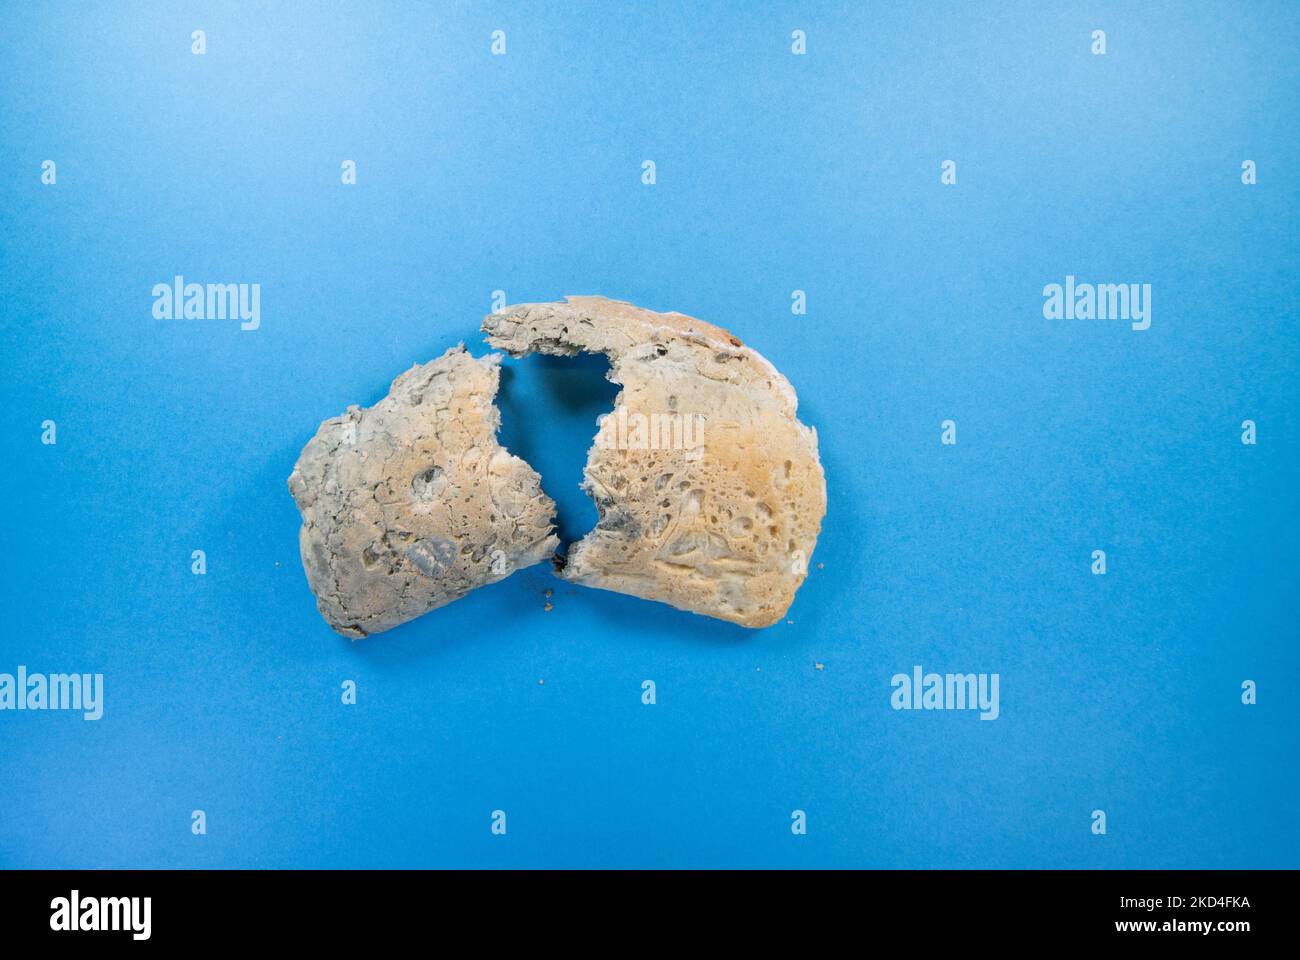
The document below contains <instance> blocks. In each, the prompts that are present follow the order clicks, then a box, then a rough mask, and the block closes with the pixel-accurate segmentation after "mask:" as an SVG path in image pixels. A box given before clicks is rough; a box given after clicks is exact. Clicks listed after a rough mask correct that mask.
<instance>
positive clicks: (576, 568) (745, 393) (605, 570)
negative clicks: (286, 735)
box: [483, 296, 826, 627]
mask: <svg viewBox="0 0 1300 960" xmlns="http://www.w3.org/2000/svg"><path fill="white" fill-rule="evenodd" d="M483 331H484V333H486V334H487V337H488V342H489V343H490V344H491V345H492V346H493V347H495V348H497V349H500V350H504V351H506V352H507V353H509V354H510V355H511V356H515V357H522V356H525V355H527V354H529V353H534V352H537V353H545V354H552V355H560V356H571V355H573V354H576V353H578V352H580V351H583V352H591V353H603V354H604V355H605V356H606V357H608V358H609V361H610V372H609V374H608V376H609V379H610V380H611V381H612V382H614V383H617V384H619V385H621V386H622V387H623V390H622V392H621V393H620V394H619V396H618V397H617V398H616V400H615V409H614V412H613V414H612V415H610V416H608V417H606V418H603V420H602V423H601V425H600V428H599V430H598V433H597V442H596V444H595V445H594V446H593V447H592V448H591V451H590V452H589V454H588V460H587V466H586V468H585V471H584V475H585V479H584V481H583V484H582V486H583V489H584V490H585V491H586V492H587V493H588V495H590V496H591V497H592V498H593V499H594V500H595V502H596V506H597V509H598V511H599V513H600V520H599V522H598V523H597V525H596V527H595V529H593V530H592V531H591V532H590V533H589V534H587V536H586V537H584V538H583V539H582V540H580V541H578V542H577V543H575V544H573V545H572V546H571V547H570V549H569V551H568V554H567V557H566V558H565V560H564V563H563V565H562V566H560V568H559V569H558V571H557V572H558V574H559V575H560V576H561V577H563V578H564V579H566V580H569V581H571V582H573V583H580V584H583V585H585V586H590V587H597V588H600V589H604V590H613V591H616V592H619V593H626V594H631V595H633V596H637V597H643V598H645V599H648V600H657V601H661V602H663V603H668V604H671V605H672V606H674V607H677V608H679V609H682V610H689V611H692V612H694V613H699V614H704V615H706V616H711V617H717V618H719V619H722V620H728V621H730V622H732V623H737V624H740V625H741V626H745V627H765V626H770V625H771V624H773V623H776V622H777V621H779V620H780V619H781V618H782V617H783V616H785V614H786V612H787V611H788V610H789V608H790V605H791V603H792V602H793V600H794V595H795V591H796V590H798V588H799V586H800V585H801V584H802V583H803V581H804V579H805V577H806V576H807V571H808V566H809V562H810V561H811V558H812V554H813V549H814V547H815V546H816V542H817V536H818V534H819V532H820V530H821V521H822V518H823V517H824V516H825V513H826V481H825V476H824V474H823V472H822V467H821V463H820V460H819V459H818V452H817V433H816V431H815V430H813V429H812V428H810V427H808V426H805V425H804V424H803V423H801V422H800V421H799V419H798V417H797V416H796V413H797V410H798V399H797V397H796V395H795V392H794V389H793V387H791V385H790V383H789V381H787V380H786V378H785V377H783V376H782V375H781V374H780V373H779V372H778V371H777V370H776V368H775V367H773V366H772V364H771V363H769V362H768V361H767V359H766V358H764V357H763V356H762V355H761V354H759V353H758V352H757V351H756V350H753V349H751V348H749V347H746V346H745V345H744V344H743V343H742V342H741V341H740V339H739V338H738V337H736V336H734V335H732V334H731V333H729V332H728V331H726V330H724V329H722V328H721V327H717V326H714V325H713V324H710V323H706V322H705V321H702V320H698V319H696V318H694V317H690V316H686V315H685V314H681V313H656V312H654V311H651V310H646V309H643V308H641V307H637V306H635V305H633V304H630V303H625V302H622V301H617V300H607V299H605V298H604V297H588V296H583V297H569V298H567V299H566V300H565V301H564V302H560V303H529V304H519V305H516V306H512V307H508V308H505V309H503V310H501V311H499V312H497V313H493V314H489V315H488V316H487V317H485V318H484V320H483ZM656 416H658V417H660V418H661V419H660V420H659V421H658V423H659V431H658V433H657V434H656V433H655V427H654V424H655V421H654V419H653V418H654V417H656ZM637 417H642V418H646V419H645V421H644V422H648V423H649V424H650V433H651V436H650V438H649V439H650V441H651V442H652V443H653V442H654V441H656V440H657V441H659V442H658V443H657V444H655V445H654V446H651V445H649V444H647V445H644V446H643V444H642V442H641V441H642V440H643V439H645V438H644V433H645V431H641V432H640V434H638V433H637V432H636V431H635V430H633V431H631V432H629V430H628V427H627V424H628V423H638V422H642V421H638V420H637ZM696 417H702V418H703V420H702V421H697V423H699V425H700V426H702V429H701V430H698V431H696V434H697V435H696V436H695V437H694V438H692V436H691V434H690V432H689V431H688V429H687V423H689V422H692V418H696ZM674 418H676V419H674ZM679 421H680V424H681V429H680V430H679V431H677V432H676V433H675V436H680V437H681V439H682V440H683V441H686V442H682V443H678V442H676V441H675V440H674V442H671V443H668V444H667V446H666V448H665V444H664V443H663V442H662V441H663V440H664V437H665V430H666V428H665V426H664V425H665V424H668V425H669V426H670V427H672V428H674V429H676V427H677V426H678V422H679ZM691 439H695V440H697V441H698V442H696V443H693V444H692V443H689V441H690V440H691Z"/></svg>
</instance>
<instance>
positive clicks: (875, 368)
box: [0, 2, 1300, 867]
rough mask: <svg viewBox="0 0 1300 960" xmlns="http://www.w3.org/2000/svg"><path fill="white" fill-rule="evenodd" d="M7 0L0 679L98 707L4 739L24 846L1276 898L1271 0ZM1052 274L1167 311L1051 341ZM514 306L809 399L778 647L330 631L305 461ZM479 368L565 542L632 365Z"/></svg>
mask: <svg viewBox="0 0 1300 960" xmlns="http://www.w3.org/2000/svg"><path fill="white" fill-rule="evenodd" d="M0 17H2V19H3V30H0V84H2V100H0V226H2V227H3V230H2V232H0V319H2V320H3V357H4V376H3V381H2V382H0V391H2V392H0V398H2V399H3V409H4V411H5V417H4V420H5V422H4V430H3V436H4V444H5V446H4V465H5V469H4V470H3V471H0V494H2V495H3V503H4V504H5V508H6V509H5V511H4V512H5V518H4V523H3V535H4V549H3V550H2V551H0V589H2V590H3V595H2V596H3V609H4V613H5V618H4V619H5V623H4V627H3V629H2V630H0V671H7V672H13V671H14V670H15V669H16V667H17V665H18V664H20V663H21V664H25V665H26V666H27V668H28V669H29V670H31V671H41V672H64V671H77V672H102V673H103V674H104V675H105V684H106V706H105V714H104V717H103V719H102V720H100V721H98V722H87V721H84V720H82V719H81V718H80V716H79V715H75V714H67V713H53V712H47V713H30V712H23V713H16V712H9V711H5V712H0V783H3V795H4V801H3V803H0V866H8V867H62V866H89V867H108V866H182V867H191V866H192V867H201V866H245V867H257V866H282V867H287V866H367V867H369V866H426V865H445V866H508V865H510V866H682V865H685V866H895V867H934V866H956V867H974V866H994V867H1041V866H1050V867H1067V866H1070V867H1073V866H1081V867H1175V866H1178V867H1240V866H1248V867H1281V866H1285V867H1297V866H1300V813H1298V812H1297V810H1298V808H1297V805H1296V795H1297V787H1298V786H1300V784H1298V783H1297V757H1298V756H1300V750H1298V749H1297V748H1298V747H1300V742H1298V741H1300V734H1298V733H1297V731H1298V730H1300V711H1298V710H1297V705H1296V699H1295V694H1296V690H1297V679H1298V670H1297V668H1298V667H1300V657H1298V656H1297V623H1300V616H1298V614H1300V610H1298V609H1297V608H1298V606H1300V604H1298V602H1297V589H1296V588H1297V514H1298V511H1297V507H1298V506H1300V504H1298V503H1297V487H1296V478H1297V470H1296V466H1297V457H1296V451H1297V442H1298V441H1300V436H1298V435H1297V423H1296V412H1297V410H1298V409H1300V404H1298V402H1297V401H1300V396H1298V395H1297V394H1298V391H1297V378H1296V358H1297V342H1296V341H1297V319H1298V315H1297V314H1298V311H1297V292H1298V287H1300V284H1298V282H1297V240H1296V231H1297V227H1298V226H1300V224H1298V223H1297V217H1296V210H1297V199H1298V198H1297V192H1298V190H1300V188H1298V186H1297V178H1296V174H1295V168H1296V162H1297V153H1296V148H1297V131H1298V130H1300V101H1298V96H1300V93H1298V91H1300V70H1298V68H1297V63H1298V57H1297V50H1298V49H1300V7H1298V6H1297V5H1295V4H1293V3H1282V2H1275V3H1254V4H1236V3H1206V2H1187V3H1143V4H1129V3H1115V4H1107V3H1073V2H1071V3H1066V2H1061V3H1039V2H1032V3H1031V2H1024V3H998V4H993V3H944V4H919V3H918V4H911V3H898V4H874V3H873V4H867V3H811V2H810V3H786V4H742V3H735V4H722V3H718V4H691V3H682V4H649V3H648V4H637V5H633V4H624V3H612V2H611V3H587V4H575V3H554V4H531V3H511V4H491V3H469V2H467V3H463V4H432V3H430V4H414V3H412V4H383V3H378V4H356V5H353V4H348V5H345V4H333V3H322V4H300V3H277V4H252V3H248V4H217V3H194V4H176V3H156V4H149V5H136V4H110V3H102V4H73V3H66V4H36V5H18V4H7V5H6V6H5V8H4V10H3V13H2V14H0ZM1097 28H1100V29H1104V30H1105V31H1106V33H1107V43H1108V52H1107V53H1106V55H1105V56H1093V55H1092V54H1091V53H1090V50H1089V47H1090V42H1091V40H1090V33H1091V31H1092V30H1093V29H1097ZM194 29H203V30H205V31H206V32H207V44H208V46H207V53H206V54H205V55H204V56H194V55H192V54H191V52H190V33H191V31H192V30H194ZM494 29H503V30H505V31H506V34H507V44H508V46H507V50H508V53H507V55H506V56H504V57H499V56H492V55H491V54H490V52H489V44H490V33H491V31H492V30H494ZM794 29H803V30H805V31H807V35H808V53H807V55H806V56H794V55H792V54H791V52H790V34H791V31H792V30H794ZM46 159H54V160H55V161H56V162H57V164H58V182H57V185H54V186H46V185H42V183H41V182H40V165H41V162H42V161H43V160H46ZM345 159H353V160H355V161H356V162H357V165H358V181H359V182H358V183H357V184H356V185H355V186H343V185H341V184H340V182H339V172H340V163H341V161H343V160H345ZM645 159H653V160H654V161H655V162H656V164H657V167H658V182H657V184H655V185H654V186H645V185H643V184H642V183H641V182H640V172H641V162H642V161H643V160H645ZM945 159H953V160H956V161H957V164H958V183H957V185H956V186H944V185H941V183H940V177H939V174H940V163H941V162H942V161H943V160H945ZM1244 159H1252V160H1254V161H1256V163H1257V164H1258V170H1259V182H1258V184H1257V185H1255V186H1244V185H1243V184H1242V183H1241V180H1240V166H1241V162H1242V161H1243V160H1244ZM177 273H182V274H184V275H185V276H186V277H187V278H188V279H190V280H194V281H198V282H257V283H260V284H261V285H262V326H261V329H260V330H257V331H254V332H241V331H240V330H239V329H238V326H237V324H235V323H232V322H201V323H196V322H191V323H185V322H180V321H177V322H165V321H157V320H154V319H153V318H152V316H151V307H152V299H151V296H150V290H151V287H152V286H153V284H155V283H158V282H170V280H171V278H172V277H173V276H174V275H175V274H177ZM1066 274H1074V275H1076V276H1078V277H1079V278H1080V280H1081V281H1082V280H1090V281H1093V282H1146V283H1150V284H1151V285H1152V287H1153V296H1152V300H1153V304H1152V305H1153V322H1152V325H1151V329H1150V330H1147V331H1144V332H1136V331H1132V330H1130V329H1129V328H1128V325H1127V324H1125V323H1123V322H1087V321H1073V322H1071V321H1047V320H1044V319H1043V316H1042V311H1041V308H1042V296H1041V290H1042V287H1043V286H1044V285H1045V284H1047V283H1052V282H1056V283H1061V282H1063V280H1064V278H1065V276H1066ZM496 289H503V290H505V291H506V294H507V297H508V299H509V301H510V302H512V303H514V302H524V301H529V300H551V299H557V298H559V297H561V296H563V295H565V294H569V293H602V294H605V295H607V296H612V297H618V298H622V299H628V300H632V301H634V302H636V303H639V304H641V305H644V306H648V307H651V308H655V309H661V310H680V311H682V312H686V313H690V314H693V315H695V316H698V317H701V318H703V319H706V320H710V321H713V322H715V323H718V324H720V325H722V326H725V327H728V328H730V329H732V330H733V331H735V332H736V333H737V334H738V335H740V336H741V337H742V338H743V339H744V340H745V341H746V342H747V343H749V344H750V345H752V346H754V347H755V348H757V349H758V350H760V351H761V352H762V353H763V354H765V355H766V356H767V357H768V358H769V359H771V360H772V361H773V362H774V363H775V364H776V365H777V366H778V367H779V368H780V369H781V370H782V371H783V372H784V373H785V374H786V375H787V376H788V377H789V378H790V380H791V381H792V382H793V383H794V385H795V387H796V389H797V390H798V391H799V393H800V397H801V411H800V412H801V416H802V418H803V419H804V420H805V422H807V423H809V424H811V425H813V426H815V427H816V428H817V430H818V432H819V435H820V438H821V451H822V458H823V462H824V464H825V468H826V475H827V478H828V486H829V499H830V508H829V512H828V515H827V518H826V521H825V525H824V528H823V532H822V536H821V539H820V541H819V543H818V547H817V551H816V554H815V556H814V558H813V561H814V564H818V566H817V567H815V569H814V570H813V571H812V574H811V576H810V577H809V579H808V582H807V583H806V584H805V585H804V587H803V589H802V590H801V592H800V593H799V596H798V598H797V600H796V602H795V605H794V607H793V609H792V610H791V612H790V616H789V619H790V620H791V621H792V622H791V623H782V624H781V625H779V626H776V627H773V628H771V629H768V630H764V631H761V632H747V631H744V630H741V629H739V628H736V627H732V626H730V625H727V624H723V623H720V622H714V621H710V620H707V619H704V618H701V617H696V616H692V615H690V614H687V613H681V612H678V611H674V610H672V609H669V608H667V607H663V606H660V605H656V604H651V603H646V602H643V601H638V600H635V599H632V598H628V597H621V596H616V595H613V594H608V593H603V592H598V591H591V590H582V589H574V588H570V587H567V586H566V585H564V584H562V583H561V582H560V581H558V580H555V579H554V578H552V577H551V576H550V574H549V572H548V571H547V570H546V569H545V568H544V567H536V568H533V569H531V570H529V571H527V572H524V573H521V574H517V575H515V576H513V577H511V578H510V579H509V580H507V581H505V582H503V583H501V584H498V585H495V586H493V587H490V588H487V589H483V590H481V591H479V592H477V593H474V594H473V595H471V596H469V597H468V598H466V599H465V600H463V601H461V602H459V603H457V604H455V605H453V606H451V607H448V608H446V609H443V610H440V611H438V612H436V613H434V614H431V615H429V616H427V617H424V618H422V619H419V620H417V621H415V622H413V623H410V624H407V625H404V626H403V627H401V628H398V629H397V630H394V631H392V632H391V633H388V634H385V635H381V636H379V637H375V638H372V639H369V640H366V641H363V642H360V643H357V644H352V643H349V642H348V641H346V640H343V639H341V638H339V637H337V636H336V635H335V634H333V633H332V632H331V631H330V630H329V628H328V627H327V626H326V625H325V623H324V622H323V621H322V620H321V618H320V617H319V616H318V614H317V613H316V610H315V605H314V602H313V598H312V596H311V594H310V592H309V591H308V589H307V586H306V583H305V579H304V577H303V574H302V569H301V565H300V563H299V560H298V555H297V529H298V513H297V510H296V509H295V507H294V504H293V502H292V500H291V499H290V497H289V495H288V493H287V491H286V489H285V483H284V481H285V478H286V477H287V475H288V473H289V471H290V469H291V467H292V465H293V463H294V460H295V459H296V457H297V455H298V452H299V450H300V448H301V447H302V445H303V444H304V443H305V442H306V440H307V439H308V438H309V437H310V436H311V435H312V434H313V432H314V431H315V429H316V426H317V424H318V423H319V422H320V421H321V420H323V419H325V418H326V417H329V416H332V415H334V414H336V413H339V412H341V411H342V410H343V408H344V407H345V406H347V405H348V404H350V403H362V404H370V403H373V402H375V401H376V400H377V399H378V398H379V397H381V396H382V395H383V394H384V392H385V391H386V390H387V386H388V383H389V382H390V381H391V379H392V378H393V377H394V376H396V375H397V374H398V373H400V372H401V371H402V370H405V369H406V368H407V367H409V366H410V365H411V364H412V363H414V362H417V361H424V360H427V359H430V358H432V357H434V356H436V355H438V354H440V353H441V352H442V351H443V350H445V349H446V348H447V347H448V346H450V345H452V344H454V343H456V342H457V341H459V340H464V341H465V342H466V343H467V344H469V345H470V347H471V349H472V350H474V351H475V352H480V351H483V350H486V347H485V345H484V344H483V343H482V341H481V339H480V337H479V335H478V333H477V325H478V320H479V318H480V317H481V316H482V314H483V313H485V312H487V310H488V309H489V308H490V298H491V293H492V291H493V290H496ZM795 289H801V290H805V291H807V296H808V313H807V315H806V316H795V315H792V314H791V311H790V296H791V291H792V290H795ZM507 366H508V367H509V368H510V369H511V370H512V371H513V373H512V374H511V376H510V377H509V378H508V381H507V383H506V385H505V388H504V392H503V397H502V401H501V406H502V409H503V412H504V415H505V418H506V424H505V428H504V431H503V436H504V438H505V440H506V441H507V442H508V443H509V444H510V445H511V447H512V449H515V450H517V451H519V452H521V453H525V454H526V455H527V456H528V457H529V458H530V459H531V460H532V462H533V463H534V464H535V465H536V466H537V467H538V468H539V469H540V470H541V472H542V474H543V476H544V477H545V478H546V485H547V488H548V490H549V492H550V493H551V494H552V495H553V496H555V497H556V498H557V499H558V500H559V501H560V503H561V510H562V517H561V519H562V522H563V524H564V525H565V528H566V530H567V531H568V532H569V533H570V534H573V533H575V532H576V533H580V532H582V530H583V529H584V528H585V526H588V525H590V524H591V523H592V522H593V521H594V509H592V508H591V506H590V505H589V504H588V503H587V501H586V499H585V497H584V496H583V495H582V494H581V493H580V492H579V491H578V490H577V488H576V483H577V481H578V480H579V478H580V475H581V465H582V461H583V457H584V451H585V449H586V447H587V445H588V444H589V442H590V440H591V437H592V434H593V432H594V417H595V415H596V414H597V413H599V412H600V411H601V409H602V406H603V404H604V403H605V402H607V399H608V397H610V396H611V395H612V388H610V387H609V386H608V385H607V384H604V383H603V382H602V381H601V380H600V375H601V372H602V369H603V368H602V365H601V364H600V363H597V362H588V363H565V362H563V361H559V360H552V361H539V360H532V361H525V362H520V363H514V362H510V363H508V364H507ZM525 413H527V414H530V415H532V416H533V417H534V418H537V419H540V421H541V425H534V426H532V427H531V428H527V427H525V426H524V425H523V424H522V423H521V417H522V416H523V415H524V414H525ZM46 418H50V419H54V420H55V421H57V423H58V431H59V432H58V443H57V445H56V446H43V445H42V444H41V443H40V424H41V421H43V420H44V419H46ZM947 418H952V419H954V420H956V421H957V423H958V431H959V433H958V438H959V442H958V444H957V445H956V446H955V447H951V446H943V445H941V444H940V442H939V434H940V427H939V425H940V422H941V421H942V420H944V419H947ZM1246 418H1250V419H1253V420H1255V421H1256V422H1257V423H1258V425H1259V428H1258V429H1259V442H1258V444H1257V445H1256V446H1245V445H1243V444H1242V443H1241V442H1240V432H1241V430H1240V424H1241V421H1242V420H1243V419H1246ZM534 422H536V421H534ZM1097 548H1100V549H1104V550H1106V551H1107V555H1108V563H1109V572H1108V573H1107V575H1106V576H1104V577H1099V576H1093V575H1092V574H1091V573H1090V572H1089V563H1090V554H1091V551H1092V550H1093V549H1097ZM193 549H204V550H206V552H207V557H208V573H207V575H206V576H203V577H197V576H193V575H191V573H190V559H189V558H190V551H191V550H193ZM821 564H824V568H823V567H821V566H820V565H821ZM547 588H552V589H554V590H555V596H554V597H553V598H552V601H553V603H554V610H553V611H551V612H549V613H547V612H544V610H543V603H544V602H545V598H544V597H543V591H544V590H545V589H547ZM818 662H820V663H822V664H824V667H825V668H824V669H823V670H818V669H816V668H815V664H816V663H818ZM914 664H922V665H923V666H924V667H925V668H926V669H927V670H931V669H933V670H938V671H959V672H966V671H971V672H997V673H999V674H1000V675H1001V711H1002V715H1001V718H1000V719H998V720H997V721H996V722H982V721H980V720H978V719H977V717H976V716H975V715H974V714H973V713H963V712H950V713H946V712H928V713H922V712H911V713H909V712H895V711H894V710H892V709H891V708H890V703H889V699H890V692H891V690H890V686H889V679H890V677H891V676H892V675H893V674H895V673H897V672H909V671H910V670H911V667H912V666H913V665H914ZM346 679H353V680H355V681H356V682H357V684H358V688H359V702H358V703H357V704H356V705H355V706H344V705H342V704H341V703H340V696H339V694H340V684H341V683H342V682H343V681H344V680H346ZM645 679H653V680H655V681H656V683H657V686H658V703H657V704H656V705H654V706H643V705H642V703H641V700H640V693H641V682H642V681H643V680H645ZM1245 679H1252V680H1255V681H1256V682H1257V683H1258V685H1259V703H1258V704H1257V705H1255V706H1243V705H1242V704H1241V702H1240V684H1241V682H1242V681H1243V680H1245ZM543 680H544V681H545V682H544V683H542V682H541V681H543ZM1098 808H1100V809H1104V810H1105V811H1106V813H1107V817H1108V833H1107V835H1106V836H1103V837H1098V836H1094V835H1093V834H1092V833H1091V831H1090V824H1091V821H1090V819H1089V817H1090V814H1091V812H1092V811H1093V810H1094V809H1098ZM195 809H202V810H204V811H206V814H207V817H208V834H207V835H206V836H201V837H196V836H194V835H192V833H191V830H190V814H191V811H192V810H195ZM494 809H503V810H505V811H507V814H508V818H509V819H508V826H509V830H508V833H507V835H506V836H504V837H500V836H493V835H492V834H491V833H490V831H489V817H490V814H491V811H493V810H494ZM794 809H802V810H805V811H806V812H807V816H808V833H807V835H806V836H802V837H800V836H794V835H792V833H791V830H790V815H791V811H792V810H794Z"/></svg>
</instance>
